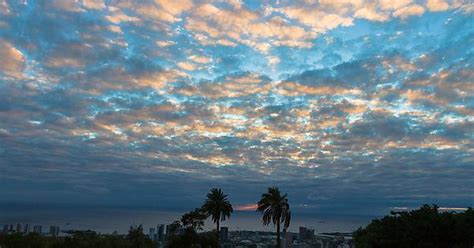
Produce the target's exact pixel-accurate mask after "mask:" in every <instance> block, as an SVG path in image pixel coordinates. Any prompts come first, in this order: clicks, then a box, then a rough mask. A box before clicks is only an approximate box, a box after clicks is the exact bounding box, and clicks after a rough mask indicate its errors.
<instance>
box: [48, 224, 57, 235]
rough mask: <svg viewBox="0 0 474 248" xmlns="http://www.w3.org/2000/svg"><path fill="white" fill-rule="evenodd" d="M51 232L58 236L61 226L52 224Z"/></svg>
mask: <svg viewBox="0 0 474 248" xmlns="http://www.w3.org/2000/svg"><path fill="white" fill-rule="evenodd" d="M49 234H50V235H51V236H53V237H57V236H58V235H59V226H51V227H50V228H49Z"/></svg>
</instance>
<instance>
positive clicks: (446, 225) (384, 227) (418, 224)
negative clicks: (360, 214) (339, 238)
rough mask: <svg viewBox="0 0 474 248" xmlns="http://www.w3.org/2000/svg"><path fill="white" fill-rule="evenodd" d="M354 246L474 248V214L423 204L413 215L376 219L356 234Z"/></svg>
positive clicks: (354, 235) (392, 214)
mask: <svg viewBox="0 0 474 248" xmlns="http://www.w3.org/2000/svg"><path fill="white" fill-rule="evenodd" d="M353 237H354V244H355V246H356V247H358V248H359V247H360V248H369V247H370V248H372V247H387V248H391V247H433V248H436V247H439V248H441V247H442V248H444V247H446V248H448V247H449V248H461V247H462V248H464V247H469V248H470V247H473V246H474V211H473V209H472V208H469V209H467V210H466V211H465V212H460V213H457V212H449V211H439V209H438V206H436V205H432V206H430V205H423V206H422V207H421V208H420V209H416V210H413V211H410V212H391V213H390V215H388V216H385V217H384V218H382V219H380V220H379V219H376V220H373V221H372V222H371V223H370V224H369V225H367V227H365V228H362V227H361V228H359V229H358V230H357V231H355V232H354V234H353Z"/></svg>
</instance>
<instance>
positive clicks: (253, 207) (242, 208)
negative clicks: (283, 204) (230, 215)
mask: <svg viewBox="0 0 474 248" xmlns="http://www.w3.org/2000/svg"><path fill="white" fill-rule="evenodd" d="M257 206H258V205H257V204H245V205H239V206H235V210H237V211H255V210H257Z"/></svg>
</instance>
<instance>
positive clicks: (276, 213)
mask: <svg viewBox="0 0 474 248" xmlns="http://www.w3.org/2000/svg"><path fill="white" fill-rule="evenodd" d="M257 211H259V212H260V213H262V222H263V224H264V225H269V224H270V223H273V224H274V225H275V226H276V231H277V235H276V236H277V237H276V238H277V241H276V242H277V247H280V229H281V225H283V229H287V228H288V227H289V225H290V220H291V212H290V205H289V203H288V199H287V194H282V193H281V192H280V190H279V189H278V188H277V187H270V188H268V190H267V192H266V193H264V194H262V198H261V199H260V201H259V202H258V204H257ZM232 213H233V208H232V204H231V203H230V201H229V200H228V196H227V195H226V194H224V192H223V191H222V190H221V189H219V188H213V189H211V191H210V192H209V193H208V194H207V197H206V200H205V201H204V204H203V205H202V206H201V207H200V208H196V209H194V210H192V211H190V212H188V213H185V214H184V215H183V216H182V217H181V219H180V220H176V221H174V222H173V223H172V224H171V225H170V232H171V234H172V235H169V236H168V237H167V239H168V240H167V242H166V243H167V247H170V248H174V247H176V248H183V247H210V248H217V247H219V237H220V233H219V231H220V224H221V221H225V220H226V219H228V218H230V216H231V214H232ZM207 218H211V219H212V221H213V222H214V223H215V225H216V229H215V230H213V231H211V232H201V231H202V230H203V227H204V221H205V220H206V219H207ZM0 247H1V248H17V247H24V248H63V247H67V248H86V247H87V248H95V247H97V248H108V247H116V248H152V247H154V244H153V241H152V240H151V239H149V238H148V237H147V236H146V235H145V234H144V232H143V228H142V226H141V225H140V226H138V227H134V226H132V227H130V230H129V231H128V235H126V236H120V235H101V234H97V233H95V232H93V231H85V232H81V231H78V232H74V233H72V235H71V236H69V237H44V236H40V235H38V234H35V233H31V234H28V235H22V234H12V235H5V234H3V235H2V234H0Z"/></svg>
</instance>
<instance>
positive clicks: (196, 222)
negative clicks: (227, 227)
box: [181, 208, 207, 231]
mask: <svg viewBox="0 0 474 248" xmlns="http://www.w3.org/2000/svg"><path fill="white" fill-rule="evenodd" d="M206 218H207V216H206V214H205V213H204V212H203V210H202V209H200V208H196V209H194V210H193V211H191V212H189V213H186V214H184V215H183V216H182V217H181V222H182V223H183V227H184V228H191V229H192V230H195V231H198V230H202V227H203V226H204V221H205V220H206Z"/></svg>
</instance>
